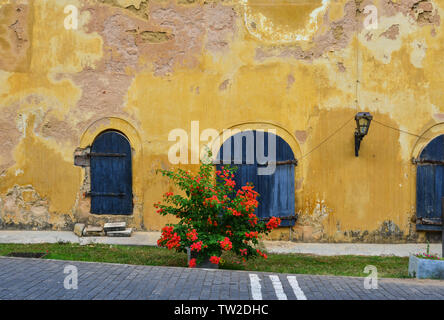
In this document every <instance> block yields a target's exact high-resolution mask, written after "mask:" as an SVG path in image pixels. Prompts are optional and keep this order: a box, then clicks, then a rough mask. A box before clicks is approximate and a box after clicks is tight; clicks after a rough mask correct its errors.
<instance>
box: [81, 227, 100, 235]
mask: <svg viewBox="0 0 444 320" xmlns="http://www.w3.org/2000/svg"><path fill="white" fill-rule="evenodd" d="M83 235H84V236H85V237H88V236H103V228H102V227H97V226H87V227H86V228H85V229H84V230H83Z"/></svg>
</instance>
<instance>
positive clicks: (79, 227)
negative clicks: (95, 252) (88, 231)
mask: <svg viewBox="0 0 444 320" xmlns="http://www.w3.org/2000/svg"><path fill="white" fill-rule="evenodd" d="M83 229H85V224H84V223H76V224H75V225H74V234H75V235H76V236H78V237H81V236H83Z"/></svg>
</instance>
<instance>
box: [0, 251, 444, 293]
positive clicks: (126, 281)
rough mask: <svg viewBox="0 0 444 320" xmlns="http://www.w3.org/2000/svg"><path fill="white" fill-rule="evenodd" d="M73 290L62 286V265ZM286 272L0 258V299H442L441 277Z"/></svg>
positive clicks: (63, 278)
mask: <svg viewBox="0 0 444 320" xmlns="http://www.w3.org/2000/svg"><path fill="white" fill-rule="evenodd" d="M68 265H74V266H76V267H77V270H78V289H77V290H75V289H70V290H67V289H65V288H64V281H65V277H67V276H69V275H72V274H71V273H68V272H67V273H64V270H65V267H66V266H68ZM378 285H379V286H378V289H365V288H364V279H363V278H354V277H333V276H314V275H289V274H273V273H262V272H242V271H228V270H207V269H187V268H170V267H151V266H132V265H120V264H107V263H86V262H70V261H57V260H39V259H22V258H5V257H0V299H96V300H97V299H99V300H102V299H162V300H168V299H181V300H182V299H184V300H185V299H192V300H195V299H204V300H208V299H210V300H225V299H226V300H251V299H264V300H276V299H281V300H285V299H289V300H295V299H308V300H312V299H353V300H355V299H384V300H386V299H429V300H443V299H444V281H439V280H429V281H418V280H415V279H407V280H394V279H380V280H379V282H378Z"/></svg>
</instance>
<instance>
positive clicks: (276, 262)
mask: <svg viewBox="0 0 444 320" xmlns="http://www.w3.org/2000/svg"><path fill="white" fill-rule="evenodd" d="M11 252H48V254H47V255H46V256H45V257H44V259H59V260H73V261H93V262H111V263H125V264H134V265H151V266H174V267H186V266H187V256H186V254H185V253H176V252H174V251H169V250H167V249H165V248H157V247H149V246H121V245H104V244H89V245H79V244H71V243H54V244H48V243H44V244H0V255H1V256H6V255H7V254H9V253H11ZM222 258H223V260H224V262H223V264H221V269H229V270H249V271H266V272H280V273H295V274H318V275H336V276H359V277H365V276H367V275H368V274H365V273H364V268H365V266H367V265H374V266H375V267H376V268H377V269H378V276H379V277H382V278H407V277H408V270H407V269H408V260H409V258H408V257H379V256H317V255H308V254H268V259H267V260H264V259H262V258H257V259H252V260H250V261H248V262H247V263H245V264H237V263H236V259H235V258H234V255H233V254H224V256H223V257H222Z"/></svg>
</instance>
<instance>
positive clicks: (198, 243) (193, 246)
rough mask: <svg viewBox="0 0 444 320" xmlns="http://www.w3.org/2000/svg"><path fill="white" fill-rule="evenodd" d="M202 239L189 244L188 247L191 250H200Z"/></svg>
mask: <svg viewBox="0 0 444 320" xmlns="http://www.w3.org/2000/svg"><path fill="white" fill-rule="evenodd" d="M202 244H203V243H202V241H199V242H194V243H193V244H192V245H191V246H190V249H191V251H197V252H199V251H200V250H202Z"/></svg>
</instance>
